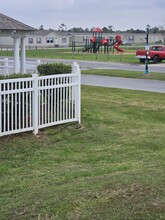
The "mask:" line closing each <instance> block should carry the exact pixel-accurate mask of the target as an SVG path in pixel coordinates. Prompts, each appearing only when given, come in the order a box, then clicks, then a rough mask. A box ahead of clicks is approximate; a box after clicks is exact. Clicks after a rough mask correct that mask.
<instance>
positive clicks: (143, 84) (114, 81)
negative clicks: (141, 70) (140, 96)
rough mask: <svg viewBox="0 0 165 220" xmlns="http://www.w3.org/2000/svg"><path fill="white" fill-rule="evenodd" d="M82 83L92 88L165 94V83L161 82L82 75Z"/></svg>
mask: <svg viewBox="0 0 165 220" xmlns="http://www.w3.org/2000/svg"><path fill="white" fill-rule="evenodd" d="M81 82H82V84H83V85H90V86H102V87H111V88H121V89H131V90H141V91H150V92H159V93H165V81H159V80H149V79H128V78H120V77H110V76H94V75H82V76H81Z"/></svg>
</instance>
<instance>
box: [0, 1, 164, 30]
mask: <svg viewBox="0 0 165 220" xmlns="http://www.w3.org/2000/svg"><path fill="white" fill-rule="evenodd" d="M164 11H165V1H164V0H139V1H132V0H116V1H115V0H104V1H103V0H60V1H59V0H49V1H47V0H28V1H22V0H14V1H13V0H6V1H2V2H1V13H3V14H6V15H7V16H10V17H13V18H15V19H17V20H19V21H22V22H24V23H26V24H29V25H31V26H33V27H36V28H37V27H39V26H40V25H41V24H43V25H44V27H45V28H55V29H57V28H58V26H59V25H60V24H61V23H65V24H66V25H67V27H68V28H72V27H83V28H85V27H88V28H91V27H94V26H99V27H104V26H106V27H107V26H108V25H112V26H113V27H114V29H115V30H116V29H121V30H126V29H130V28H134V29H138V28H139V29H145V27H146V25H147V24H149V25H151V26H152V27H153V26H158V25H164V20H165V15H164ZM153 15H154V16H153Z"/></svg>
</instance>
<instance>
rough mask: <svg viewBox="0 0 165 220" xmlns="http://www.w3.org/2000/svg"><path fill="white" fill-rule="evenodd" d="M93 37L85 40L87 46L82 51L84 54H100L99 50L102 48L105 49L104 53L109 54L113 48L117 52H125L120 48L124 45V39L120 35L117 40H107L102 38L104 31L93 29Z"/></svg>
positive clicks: (116, 37)
mask: <svg viewBox="0 0 165 220" xmlns="http://www.w3.org/2000/svg"><path fill="white" fill-rule="evenodd" d="M92 32H93V37H92V38H91V39H90V40H89V39H85V45H84V47H83V49H81V51H83V52H93V53H97V52H99V49H100V47H101V50H102V47H103V48H104V53H108V51H109V48H110V47H112V46H113V48H115V49H116V50H117V51H119V52H121V53H122V52H124V50H123V49H121V48H119V46H120V45H121V44H122V39H121V36H120V35H116V36H115V39H112V38H111V39H106V38H105V37H103V36H102V34H103V30H102V29H101V28H99V27H97V28H93V30H92Z"/></svg>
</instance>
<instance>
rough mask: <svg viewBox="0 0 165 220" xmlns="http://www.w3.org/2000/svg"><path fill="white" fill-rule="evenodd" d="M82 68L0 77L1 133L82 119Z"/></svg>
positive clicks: (31, 129) (76, 66)
mask: <svg viewBox="0 0 165 220" xmlns="http://www.w3.org/2000/svg"><path fill="white" fill-rule="evenodd" d="M80 86H81V82H80V68H79V66H78V64H77V63H74V64H73V65H72V73H68V74H59V75H51V76H38V74H33V75H32V77H30V78H17V79H9V80H0V136H3V135H9V134H14V133H20V132H25V131H33V132H34V134H37V133H38V129H40V128H45V127H48V126H53V125H57V124H62V123H68V122H74V121H78V122H79V123H80V121H81V110H80V106H81V98H80Z"/></svg>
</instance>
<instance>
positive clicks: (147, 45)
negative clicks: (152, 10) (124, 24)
mask: <svg viewBox="0 0 165 220" xmlns="http://www.w3.org/2000/svg"><path fill="white" fill-rule="evenodd" d="M149 27H150V26H149V25H147V31H146V48H145V49H146V60H145V70H144V74H148V52H149V49H150V46H149V44H148V35H149Z"/></svg>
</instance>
